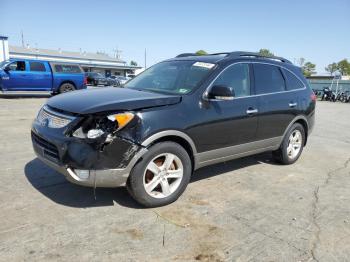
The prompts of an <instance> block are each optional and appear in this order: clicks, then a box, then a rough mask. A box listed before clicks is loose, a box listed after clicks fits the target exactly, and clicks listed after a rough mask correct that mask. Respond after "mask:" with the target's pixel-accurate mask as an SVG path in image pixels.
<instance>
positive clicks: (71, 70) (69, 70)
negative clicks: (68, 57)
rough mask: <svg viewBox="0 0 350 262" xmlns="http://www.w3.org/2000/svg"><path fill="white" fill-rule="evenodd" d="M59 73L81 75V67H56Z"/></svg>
mask: <svg viewBox="0 0 350 262" xmlns="http://www.w3.org/2000/svg"><path fill="white" fill-rule="evenodd" d="M55 71H56V72H57V73H71V74H74V73H81V70H80V67H79V66H76V65H55Z"/></svg>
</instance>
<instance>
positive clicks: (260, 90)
mask: <svg viewBox="0 0 350 262" xmlns="http://www.w3.org/2000/svg"><path fill="white" fill-rule="evenodd" d="M253 66H254V77H255V89H256V93H257V94H268V93H274V92H281V91H285V90H286V84H285V81H284V78H283V75H282V72H281V70H280V69H279V67H277V66H273V65H266V64H254V65H253Z"/></svg>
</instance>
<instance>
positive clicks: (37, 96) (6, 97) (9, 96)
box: [0, 94, 52, 99]
mask: <svg viewBox="0 0 350 262" xmlns="http://www.w3.org/2000/svg"><path fill="white" fill-rule="evenodd" d="M51 96H52V95H51V94H6V95H3V94H0V98H2V99H18V98H50V97H51Z"/></svg>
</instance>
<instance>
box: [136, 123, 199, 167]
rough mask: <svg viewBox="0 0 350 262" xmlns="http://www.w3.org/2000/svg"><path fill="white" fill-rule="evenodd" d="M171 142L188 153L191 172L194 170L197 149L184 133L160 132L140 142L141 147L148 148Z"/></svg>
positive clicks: (173, 131)
mask: <svg viewBox="0 0 350 262" xmlns="http://www.w3.org/2000/svg"><path fill="white" fill-rule="evenodd" d="M165 141H171V142H175V143H178V144H179V145H181V146H182V147H183V148H184V149H185V150H186V151H187V153H188V155H189V157H190V159H191V162H192V170H195V165H196V157H195V156H196V154H197V149H196V146H195V144H194V142H193V140H192V139H191V138H190V137H189V136H188V135H187V134H185V133H184V132H181V131H177V130H167V131H161V132H159V133H156V134H153V135H151V136H150V137H148V138H147V139H146V140H144V141H143V142H142V144H141V145H142V146H144V147H149V146H151V145H154V144H156V143H159V142H165Z"/></svg>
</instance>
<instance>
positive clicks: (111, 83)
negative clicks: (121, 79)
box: [107, 76, 118, 86]
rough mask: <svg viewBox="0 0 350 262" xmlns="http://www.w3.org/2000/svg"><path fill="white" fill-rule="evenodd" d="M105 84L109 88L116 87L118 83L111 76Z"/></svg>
mask: <svg viewBox="0 0 350 262" xmlns="http://www.w3.org/2000/svg"><path fill="white" fill-rule="evenodd" d="M107 84H108V85H109V86H117V85H118V81H117V80H116V79H115V78H114V77H113V76H110V77H107Z"/></svg>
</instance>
